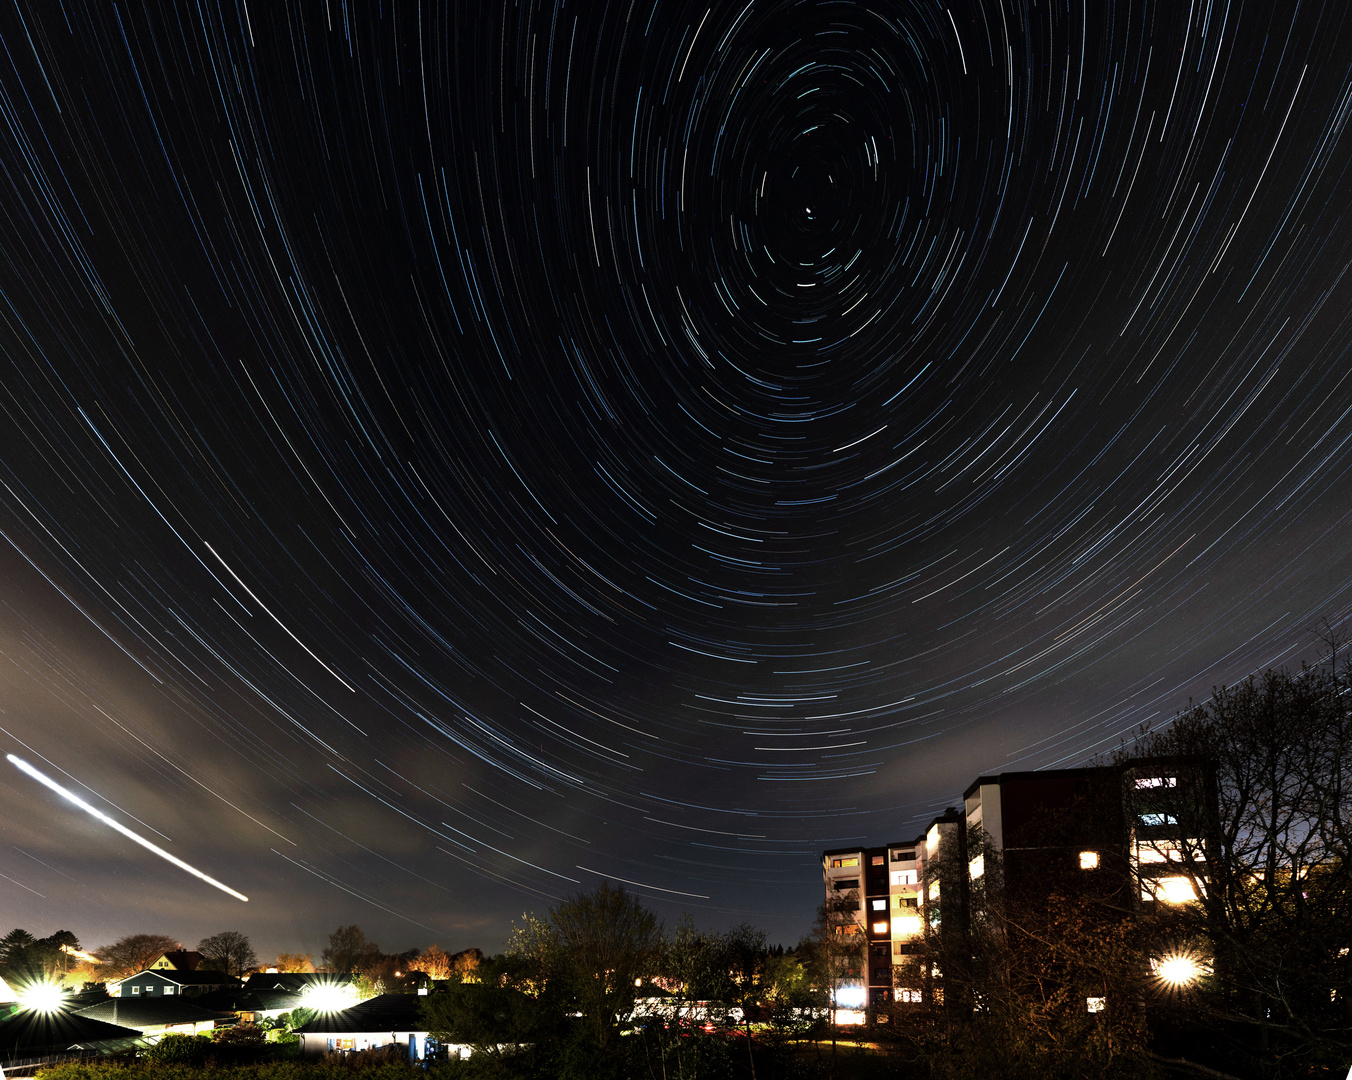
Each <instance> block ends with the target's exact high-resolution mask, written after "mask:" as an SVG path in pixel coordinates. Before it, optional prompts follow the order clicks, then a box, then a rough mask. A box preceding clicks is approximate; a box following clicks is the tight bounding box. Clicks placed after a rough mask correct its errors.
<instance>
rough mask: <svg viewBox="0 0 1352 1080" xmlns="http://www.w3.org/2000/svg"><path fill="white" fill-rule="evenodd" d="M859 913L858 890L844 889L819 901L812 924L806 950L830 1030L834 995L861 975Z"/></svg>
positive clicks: (834, 1008) (863, 945) (834, 1002)
mask: <svg viewBox="0 0 1352 1080" xmlns="http://www.w3.org/2000/svg"><path fill="white" fill-rule="evenodd" d="M859 912H860V901H859V890H858V889H848V890H846V891H845V892H840V893H834V894H832V895H831V896H830V897H829V898H828V899H826V900H824V901H822V903H821V905H820V906H819V907H818V908H817V918H816V921H815V922H813V924H812V933H811V935H810V938H809V951H810V952H811V954H812V958H813V960H814V966H815V969H816V970H815V971H814V972H813V974H814V975H815V977H816V980H817V984H818V985H819V986H820V987H821V988H822V989H823V990H824V991H825V996H826V1005H827V1006H828V1007H829V1008H830V1010H831V1026H832V1028H833V1029H834V1028H835V1024H836V1008H837V1004H836V998H837V995H838V994H839V992H840V991H841V990H842V989H844V987H845V986H847V985H853V984H855V983H861V980H862V978H863V972H864V948H865V938H864V926H863V923H862V922H861V921H860V916H859ZM861 985H862V983H861ZM834 1045H835V1037H834V1034H833V1035H832V1046H833V1047H834Z"/></svg>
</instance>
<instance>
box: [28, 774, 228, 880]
mask: <svg viewBox="0 0 1352 1080" xmlns="http://www.w3.org/2000/svg"><path fill="white" fill-rule="evenodd" d="M5 760H7V761H8V762H9V763H10V764H11V765H13V766H14V767H15V768H16V769H18V770H19V771H20V772H24V773H27V774H28V775H29V776H31V777H32V778H33V779H34V780H36V781H37V782H38V783H39V784H41V785H43V787H48V788H51V789H52V790H53V791H55V792H56V793H57V794H58V795H60V796H61V797H62V798H63V799H67V800H69V801H70V802H73V803H74V804H75V805H76V806H78V807H79V808H80V809H81V810H83V811H84V812H85V813H86V814H89V815H90V816H91V817H93V818H96V819H97V820H99V821H101V822H103V823H104V824H105V825H107V826H108V827H109V828H110V829H116V830H117V831H118V832H120V833H121V834H122V835H123V836H125V837H126V838H127V839H128V840H135V841H136V842H137V843H138V844H140V845H141V846H142V847H143V848H145V849H146V850H147V851H153V852H154V853H155V854H156V855H158V856H159V857H160V858H161V859H164V860H166V861H167V862H171V863H173V864H174V865H175V866H177V867H178V868H179V869H180V870H186V871H187V872H188V873H190V874H191V875H192V876H193V877H196V878H201V879H202V880H203V881H205V882H206V883H207V884H208V885H212V886H214V887H215V888H217V889H220V890H221V892H224V893H229V894H230V895H231V896H233V897H234V898H235V899H236V900H243V901H245V902H247V901H248V899H249V898H248V897H247V896H245V895H244V894H243V893H241V892H236V891H235V890H234V889H232V888H230V886H229V885H222V884H221V883H220V882H219V881H217V880H216V879H215V878H214V877H211V876H210V875H209V874H204V873H202V871H201V870H199V869H197V867H195V866H189V865H188V864H187V863H185V862H184V861H183V860H182V859H180V858H179V857H178V856H176V855H170V854H169V852H167V851H165V850H164V848H162V847H159V846H157V845H155V844H152V843H151V842H150V841H149V840H147V839H146V838H145V837H143V836H138V835H137V834H136V833H134V832H132V831H131V830H130V829H129V828H127V827H126V826H125V825H123V824H122V823H121V822H119V821H114V820H113V819H112V818H110V817H109V816H108V815H107V814H105V813H104V812H103V811H101V810H96V809H95V808H94V807H92V806H90V805H89V804H88V803H87V802H85V801H84V800H83V799H82V798H80V797H79V796H78V795H76V794H75V793H74V792H70V791H67V790H66V789H65V788H63V787H62V786H61V785H60V784H58V783H57V782H56V781H55V780H52V779H50V778H49V777H46V776H44V775H43V774H42V773H40V772H38V770H37V769H35V768H33V766H32V765H30V764H28V762H26V761H24V760H23V758H17V757H15V756H14V755H13V754H6V755H5Z"/></svg>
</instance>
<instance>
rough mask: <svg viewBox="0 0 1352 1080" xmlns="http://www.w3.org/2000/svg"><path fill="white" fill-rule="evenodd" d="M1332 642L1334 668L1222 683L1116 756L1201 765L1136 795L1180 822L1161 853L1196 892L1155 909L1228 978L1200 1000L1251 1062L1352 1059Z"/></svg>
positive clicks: (1351, 891) (1342, 785)
mask: <svg viewBox="0 0 1352 1080" xmlns="http://www.w3.org/2000/svg"><path fill="white" fill-rule="evenodd" d="M1326 640H1327V643H1328V644H1329V646H1330V651H1329V655H1328V656H1327V657H1326V659H1324V660H1323V661H1322V662H1321V663H1319V664H1317V665H1314V666H1305V667H1302V669H1301V670H1300V671H1298V672H1294V671H1289V670H1280V671H1268V672H1266V673H1264V674H1263V675H1262V676H1261V677H1250V678H1248V679H1246V680H1245V681H1244V682H1243V683H1241V684H1240V685H1239V686H1236V687H1228V688H1227V687H1221V688H1219V689H1217V690H1215V691H1214V692H1213V694H1212V696H1211V698H1210V700H1208V701H1205V702H1202V703H1201V704H1195V703H1194V704H1190V706H1189V708H1188V709H1187V710H1185V711H1184V712H1183V713H1181V714H1180V715H1179V716H1178V717H1177V718H1176V719H1175V720H1174V722H1173V723H1172V724H1171V725H1169V726H1168V727H1167V728H1164V729H1163V730H1160V731H1154V732H1146V733H1144V734H1143V735H1142V736H1141V737H1140V738H1138V739H1137V740H1136V742H1135V743H1134V744H1133V745H1132V746H1131V747H1130V748H1129V753H1128V748H1124V750H1123V752H1122V754H1121V755H1120V756H1119V760H1123V761H1125V760H1127V759H1128V757H1129V756H1130V757H1135V756H1138V755H1142V754H1144V755H1146V756H1148V757H1149V758H1153V759H1157V760H1158V761H1160V762H1163V763H1168V762H1180V763H1191V765H1192V766H1193V767H1192V768H1190V769H1178V770H1175V771H1173V772H1170V771H1169V770H1167V769H1165V768H1163V767H1161V768H1160V769H1158V770H1157V772H1158V773H1159V776H1158V777H1153V776H1146V777H1145V780H1146V781H1148V782H1149V781H1152V780H1156V779H1158V780H1160V781H1161V782H1160V783H1158V784H1152V786H1150V787H1146V788H1141V789H1139V790H1136V789H1134V788H1133V789H1130V790H1131V791H1132V794H1133V795H1134V796H1135V797H1136V799H1137V801H1138V803H1139V805H1138V806H1137V807H1136V809H1137V811H1138V813H1146V812H1148V813H1150V814H1153V815H1164V817H1165V819H1166V820H1167V819H1170V818H1171V819H1173V821H1174V822H1176V823H1177V826H1176V832H1177V833H1178V835H1179V839H1178V840H1177V841H1171V842H1170V844H1169V845H1167V847H1166V850H1165V851H1164V852H1163V853H1162V854H1161V853H1160V852H1152V853H1151V856H1152V858H1155V859H1157V860H1158V859H1159V858H1161V857H1162V858H1164V859H1165V860H1166V861H1167V862H1168V863H1170V864H1172V865H1171V866H1170V867H1169V871H1170V873H1172V874H1173V875H1174V876H1175V878H1181V879H1183V880H1184V881H1186V882H1187V890H1186V891H1190V892H1191V893H1192V894H1193V895H1195V896H1196V898H1197V899H1196V901H1195V902H1193V903H1185V904H1182V905H1177V906H1170V905H1165V904H1156V905H1153V906H1154V907H1156V908H1157V909H1158V910H1157V912H1156V914H1155V917H1154V922H1155V924H1156V925H1157V927H1158V929H1159V933H1160V935H1161V938H1162V940H1165V941H1168V940H1194V941H1195V940H1203V941H1205V942H1206V943H1207V947H1208V948H1209V950H1210V951H1211V953H1212V955H1211V958H1210V959H1211V962H1212V963H1213V965H1214V972H1215V978H1214V979H1212V980H1210V981H1209V983H1208V984H1207V985H1205V986H1204V987H1203V988H1202V989H1201V990H1200V991H1199V992H1198V993H1196V994H1195V995H1193V996H1194V999H1195V1000H1194V1004H1196V1006H1197V1007H1198V1008H1199V1009H1201V1010H1202V1013H1203V1019H1204V1020H1205V1022H1206V1023H1207V1024H1208V1025H1210V1026H1211V1027H1213V1028H1217V1029H1220V1030H1222V1031H1225V1032H1226V1033H1227V1034H1228V1035H1229V1037H1230V1038H1231V1040H1232V1043H1233V1046H1232V1051H1231V1056H1232V1058H1233V1060H1234V1063H1235V1066H1234V1067H1236V1068H1237V1069H1240V1070H1244V1071H1248V1070H1254V1071H1263V1072H1265V1073H1267V1074H1269V1075H1296V1074H1297V1073H1302V1074H1303V1071H1305V1070H1311V1069H1317V1068H1319V1067H1322V1066H1328V1065H1333V1064H1335V1063H1336V1064H1337V1065H1338V1067H1340V1068H1341V1067H1343V1066H1344V1065H1345V1064H1346V1061H1347V1059H1348V1056H1349V1055H1352V957H1350V956H1349V955H1348V946H1349V943H1350V942H1352V938H1350V937H1349V934H1348V929H1347V928H1348V927H1349V926H1352V670H1349V669H1348V668H1347V667H1344V668H1343V669H1341V670H1340V669H1339V668H1338V659H1339V658H1338V647H1339V644H1340V643H1339V642H1338V641H1337V640H1336V639H1335V638H1334V637H1333V636H1332V635H1330V636H1329V637H1328V638H1327V639H1326ZM1147 803H1148V805H1147ZM1140 884H1141V886H1142V887H1143V888H1147V889H1148V888H1149V887H1150V884H1151V882H1150V881H1149V880H1146V879H1144V878H1143V880H1142V881H1141V883H1140Z"/></svg>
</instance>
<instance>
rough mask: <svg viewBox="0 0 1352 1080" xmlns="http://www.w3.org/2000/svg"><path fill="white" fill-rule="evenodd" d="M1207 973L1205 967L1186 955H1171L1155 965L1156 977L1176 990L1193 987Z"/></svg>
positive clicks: (1162, 958)
mask: <svg viewBox="0 0 1352 1080" xmlns="http://www.w3.org/2000/svg"><path fill="white" fill-rule="evenodd" d="M1205 973H1206V968H1205V966H1204V965H1203V964H1201V963H1200V962H1199V961H1198V960H1197V959H1196V958H1195V957H1192V956H1189V955H1187V954H1186V953H1170V954H1169V955H1168V956H1163V957H1161V958H1160V959H1159V961H1158V962H1157V963H1156V965H1155V977H1156V978H1158V979H1159V980H1160V982H1162V983H1164V984H1165V985H1166V986H1168V987H1170V988H1171V989H1174V990H1181V989H1183V988H1184V987H1187V986H1191V985H1192V984H1193V983H1195V982H1196V981H1197V980H1198V979H1200V978H1201V977H1202V975H1203V974H1205Z"/></svg>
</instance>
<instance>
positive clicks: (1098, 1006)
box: [1084, 997, 1108, 1013]
mask: <svg viewBox="0 0 1352 1080" xmlns="http://www.w3.org/2000/svg"><path fill="white" fill-rule="evenodd" d="M1084 1006H1085V1009H1086V1010H1087V1011H1089V1012H1091V1013H1099V1012H1102V1011H1103V1010H1104V1009H1106V1008H1107V1007H1108V999H1107V998H1101V997H1091V998H1085V999H1084Z"/></svg>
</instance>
